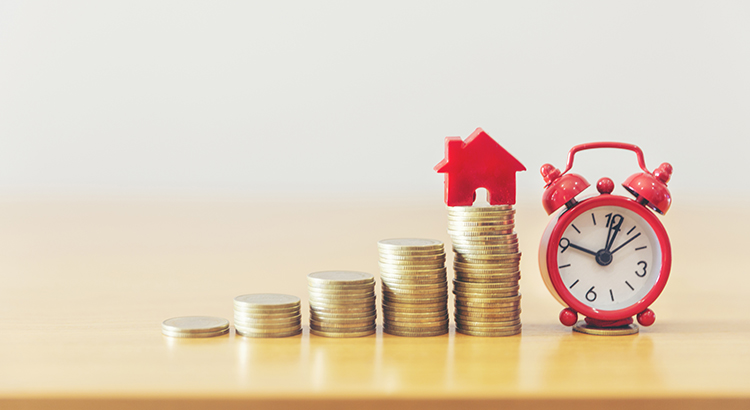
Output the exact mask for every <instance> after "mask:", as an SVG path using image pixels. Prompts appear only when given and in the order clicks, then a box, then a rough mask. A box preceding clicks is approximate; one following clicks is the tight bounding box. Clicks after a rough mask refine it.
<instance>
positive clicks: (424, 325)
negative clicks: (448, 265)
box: [378, 239, 449, 337]
mask: <svg viewBox="0 0 750 410" xmlns="http://www.w3.org/2000/svg"><path fill="white" fill-rule="evenodd" d="M378 251H379V253H380V262H379V263H380V280H381V281H382V292H383V301H382V303H383V331H384V332H386V333H388V334H392V335H396V336H410V337H423V336H438V335H442V334H445V333H448V325H449V316H448V281H447V278H446V270H445V249H444V247H443V242H441V241H437V240H433V239H385V240H382V241H380V242H378Z"/></svg>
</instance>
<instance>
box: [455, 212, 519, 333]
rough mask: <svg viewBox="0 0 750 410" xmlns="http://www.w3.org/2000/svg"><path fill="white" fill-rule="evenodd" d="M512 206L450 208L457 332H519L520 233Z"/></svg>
mask: <svg viewBox="0 0 750 410" xmlns="http://www.w3.org/2000/svg"><path fill="white" fill-rule="evenodd" d="M514 216H515V210H514V209H513V207H512V206H510V205H502V206H489V207H473V206H472V207H448V233H449V234H450V236H451V239H452V242H453V252H454V253H455V259H454V263H453V268H454V272H455V278H454V280H453V293H454V294H455V296H456V305H455V306H456V309H455V312H454V315H455V319H456V330H457V331H458V332H460V333H463V334H467V335H472V336H510V335H515V334H518V333H520V332H521V308H520V306H521V295H520V293H519V286H518V281H519V279H520V278H521V273H520V270H519V262H520V260H521V254H520V252H519V251H518V237H517V236H516V233H515V232H514V231H513V229H514V227H515V223H514Z"/></svg>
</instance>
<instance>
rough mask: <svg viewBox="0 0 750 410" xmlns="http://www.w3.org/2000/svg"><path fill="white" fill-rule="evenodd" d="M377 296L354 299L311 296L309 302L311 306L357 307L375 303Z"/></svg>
mask: <svg viewBox="0 0 750 410" xmlns="http://www.w3.org/2000/svg"><path fill="white" fill-rule="evenodd" d="M375 299H376V296H375V295H374V294H373V296H369V297H365V298H360V299H354V300H347V299H345V298H317V297H310V298H309V299H308V302H309V303H310V306H342V305H344V306H351V307H354V306H357V307H364V306H367V305H371V304H373V303H375Z"/></svg>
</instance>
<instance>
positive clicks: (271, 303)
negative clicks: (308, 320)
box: [234, 293, 300, 308]
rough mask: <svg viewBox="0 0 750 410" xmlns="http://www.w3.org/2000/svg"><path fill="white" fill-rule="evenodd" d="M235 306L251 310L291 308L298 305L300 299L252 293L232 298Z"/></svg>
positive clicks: (291, 296) (282, 295)
mask: <svg viewBox="0 0 750 410" xmlns="http://www.w3.org/2000/svg"><path fill="white" fill-rule="evenodd" d="M234 303H235V305H241V306H244V307H253V308H266V307H274V308H281V307H291V306H297V305H299V304H300V299H299V298H298V297H296V296H293V295H284V294H280V293H252V294H248V295H240V296H237V297H236V298H234Z"/></svg>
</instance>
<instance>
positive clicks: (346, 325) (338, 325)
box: [310, 319, 375, 331]
mask: <svg viewBox="0 0 750 410" xmlns="http://www.w3.org/2000/svg"><path fill="white" fill-rule="evenodd" d="M373 323H375V319H372V320H363V321H361V322H329V321H325V322H320V321H317V320H314V319H310V327H311V328H315V329H318V330H324V331H326V330H340V331H346V330H349V329H356V331H364V330H365V328H369V327H371V326H372V325H373Z"/></svg>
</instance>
